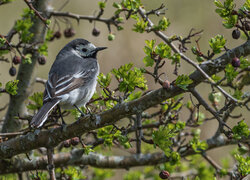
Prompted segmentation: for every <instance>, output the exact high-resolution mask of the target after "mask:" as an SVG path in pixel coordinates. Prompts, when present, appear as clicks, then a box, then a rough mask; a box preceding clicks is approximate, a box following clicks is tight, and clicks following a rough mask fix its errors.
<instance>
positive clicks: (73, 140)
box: [70, 137, 80, 146]
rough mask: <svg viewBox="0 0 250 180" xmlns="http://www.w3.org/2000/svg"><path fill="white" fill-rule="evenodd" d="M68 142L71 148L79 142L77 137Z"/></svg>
mask: <svg viewBox="0 0 250 180" xmlns="http://www.w3.org/2000/svg"><path fill="white" fill-rule="evenodd" d="M70 142H71V144H72V145H73V146H76V145H77V144H79V142H80V140H79V138H78V137H74V138H72V139H71V140H70Z"/></svg>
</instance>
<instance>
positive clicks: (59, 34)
mask: <svg viewBox="0 0 250 180" xmlns="http://www.w3.org/2000/svg"><path fill="white" fill-rule="evenodd" d="M53 36H54V37H55V38H56V39H60V38H61V36H62V33H61V32H60V31H56V32H55V33H54V35H53Z"/></svg>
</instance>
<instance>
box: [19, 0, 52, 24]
mask: <svg viewBox="0 0 250 180" xmlns="http://www.w3.org/2000/svg"><path fill="white" fill-rule="evenodd" d="M24 2H25V3H26V4H27V5H28V6H29V8H30V9H31V10H33V11H34V13H35V15H36V16H37V17H38V18H39V19H40V20H41V21H42V22H43V23H44V24H45V26H46V27H47V28H48V25H47V23H46V21H47V19H46V18H44V17H42V16H41V14H40V13H39V12H38V11H37V10H36V9H35V8H34V6H33V5H32V1H30V0H24Z"/></svg>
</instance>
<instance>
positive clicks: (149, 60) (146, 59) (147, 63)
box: [143, 56, 155, 67]
mask: <svg viewBox="0 0 250 180" xmlns="http://www.w3.org/2000/svg"><path fill="white" fill-rule="evenodd" d="M143 62H144V64H145V66H146V67H148V66H151V67H152V66H153V65H154V62H155V61H154V60H153V59H152V58H151V57H150V56H146V57H144V58H143Z"/></svg>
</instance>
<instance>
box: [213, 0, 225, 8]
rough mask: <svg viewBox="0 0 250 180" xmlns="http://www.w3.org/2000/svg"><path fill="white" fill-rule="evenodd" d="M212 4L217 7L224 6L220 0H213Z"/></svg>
mask: <svg viewBox="0 0 250 180" xmlns="http://www.w3.org/2000/svg"><path fill="white" fill-rule="evenodd" d="M214 4H215V5H216V6H217V7H219V8H223V7H224V6H223V4H222V3H221V2H220V1H218V0H215V1H214Z"/></svg>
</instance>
